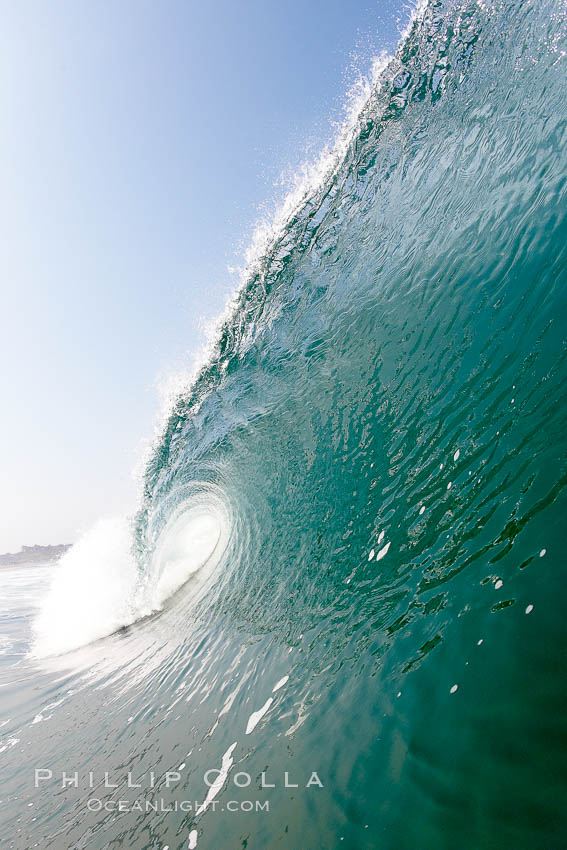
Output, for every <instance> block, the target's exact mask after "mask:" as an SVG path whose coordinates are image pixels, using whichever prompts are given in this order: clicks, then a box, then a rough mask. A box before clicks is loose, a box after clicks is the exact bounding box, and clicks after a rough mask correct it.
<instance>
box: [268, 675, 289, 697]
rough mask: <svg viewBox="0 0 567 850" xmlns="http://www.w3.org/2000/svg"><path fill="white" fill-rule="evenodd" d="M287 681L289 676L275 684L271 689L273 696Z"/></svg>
mask: <svg viewBox="0 0 567 850" xmlns="http://www.w3.org/2000/svg"><path fill="white" fill-rule="evenodd" d="M288 680H289V676H284V677H283V679H280V680H279V682H276V684H275V685H274V687H273V688H272V693H273V694H275V692H276V691H279V689H280V688H283V686H284V685H285V684H286V682H287V681H288Z"/></svg>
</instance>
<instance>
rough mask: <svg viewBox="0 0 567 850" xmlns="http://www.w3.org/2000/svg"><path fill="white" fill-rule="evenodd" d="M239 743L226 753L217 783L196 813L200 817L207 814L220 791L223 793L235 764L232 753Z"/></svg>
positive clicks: (231, 746)
mask: <svg viewBox="0 0 567 850" xmlns="http://www.w3.org/2000/svg"><path fill="white" fill-rule="evenodd" d="M237 743H238V741H235V742H234V744H231V745H230V747H229V748H228V750H227V751H226V753H225V754H224V756H223V757H222V763H221V767H220V770H219V771H218V775H217V778H216V779H215V781H214V782H213V784H212V785H211V787H210V788H209V791H208V794H207V796H206V798H205V801H204V802H203V803H201V805H200V806H199V808H198V809H197V811H196V812H195V814H196V815H200V814H202V813H203V812H206V811H207V808H208V807H209V805H210V804H211V803H212V801H213V800H214V799H215V797H216V796H217V794H218V793H219V791H221V790H222V788H223V787H224V783H225V782H226V780H227V778H228V773H229V770H230V768H231V767H232V765H233V764H234V759H233V758H232V753H233V752H234V748H235V747H236V745H237Z"/></svg>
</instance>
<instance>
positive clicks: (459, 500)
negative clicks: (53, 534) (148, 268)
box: [0, 0, 567, 850]
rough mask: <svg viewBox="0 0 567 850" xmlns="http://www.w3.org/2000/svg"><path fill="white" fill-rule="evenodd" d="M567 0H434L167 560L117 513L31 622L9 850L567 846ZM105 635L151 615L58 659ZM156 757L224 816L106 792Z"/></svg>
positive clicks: (218, 402)
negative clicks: (131, 806)
mask: <svg viewBox="0 0 567 850" xmlns="http://www.w3.org/2000/svg"><path fill="white" fill-rule="evenodd" d="M565 8H566V7H565V5H564V3H563V2H559V0H543V2H537V3H536V2H529V1H528V0H525V2H511V0H509V2H492V3H491V2H461V3H453V2H448V3H445V2H431V3H430V4H429V5H428V6H427V7H426V9H425V11H424V12H423V14H422V15H421V17H418V18H417V19H416V20H415V22H414V24H413V27H412V28H411V30H410V32H409V35H408V36H407V38H406V39H405V40H403V41H402V43H401V44H400V47H399V49H398V52H397V54H396V56H395V58H393V60H392V61H391V62H390V63H389V65H388V66H387V67H386V69H385V70H384V72H383V74H382V77H381V79H380V82H379V84H378V85H377V86H376V87H375V89H374V91H373V93H372V94H371V96H370V98H369V100H368V102H367V103H366V105H365V106H364V108H363V111H362V113H361V114H360V116H359V118H358V120H357V122H356V124H355V126H354V128H353V130H352V136H351V139H350V142H349V144H348V145H347V146H346V152H345V151H343V152H342V154H341V156H340V157H338V158H337V161H336V164H335V167H334V168H333V169H332V170H331V172H330V173H328V174H327V175H326V177H325V179H323V180H322V182H321V184H320V185H319V187H318V188H317V189H315V190H313V191H312V192H311V194H310V196H309V197H308V198H307V199H306V201H305V203H304V204H303V205H300V206H299V207H298V208H297V209H296V212H295V213H294V214H293V216H292V217H291V218H290V219H289V221H288V222H287V224H286V225H285V226H284V227H283V228H282V229H281V230H279V231H277V232H274V234H273V236H272V239H271V241H270V242H269V243H268V245H267V248H266V252H265V256H264V257H263V258H262V260H261V261H259V262H258V264H257V265H256V266H255V267H254V270H253V272H251V274H250V277H249V279H248V281H247V283H246V284H245V285H244V286H243V288H242V290H241V292H240V293H239V296H238V298H237V301H236V304H235V307H234V311H233V313H232V315H231V316H230V318H229V319H228V320H227V321H226V323H225V324H224V326H223V327H222V329H221V331H220V335H219V340H218V344H217V347H216V349H215V352H214V354H213V356H212V358H211V361H210V362H209V363H208V365H207V366H206V367H204V368H203V370H202V371H201V373H200V375H199V377H198V379H197V381H196V382H195V384H194V385H193V386H191V387H190V388H188V389H187V392H186V393H185V394H184V395H183V396H182V397H180V399H179V400H178V402H177V404H176V406H175V408H174V410H173V411H172V413H171V416H170V419H169V421H168V423H167V426H166V428H165V431H164V433H163V436H162V439H161V440H160V441H159V443H158V444H157V445H156V448H155V453H154V455H153V457H152V459H151V461H150V463H149V465H148V469H147V474H146V479H145V491H144V498H143V503H142V506H141V509H140V513H139V515H138V518H137V522H136V529H135V541H136V545H135V557H134V556H132V557H131V556H130V555H129V553H128V548H129V545H127V546H126V551H125V554H123V555H121V554H117V553H120V552H122V551H123V550H122V548H121V546H122V542H121V541H122V538H123V537H124V532H123V529H122V530H120V529H116V528H111V529H110V530H109V529H108V528H106V529H105V528H104V527H103V528H102V529H100V528H99V529H98V531H96V532H94V538H93V539H92V540H91V541H90V542H87V543H86V544H85V543H84V541H83V542H82V543H81V544H79V545H82V546H83V548H84V551H83V554H82V555H81V557H80V558H78V556H77V552H78V551H79V549H78V547H75V549H74V550H72V551H71V553H70V554H69V556H67V557H68V558H70V557H74V558H75V562H74V566H73V570H78V571H80V570H85V572H81V573H80V575H81V576H82V578H81V580H80V581H78V582H77V584H78V585H81V587H82V588H83V591H80V590H79V589H78V590H77V591H76V593H75V591H73V593H69V594H68V595H67V596H66V595H65V588H68V587H69V585H68V584H67V583H66V582H65V581H63V580H61V579H60V580H59V589H57V588H56V587H55V585H54V586H53V587H52V590H51V596H50V597H49V598H50V600H51V601H50V602H49V603H46V605H45V606H44V608H43V610H42V613H41V614H40V616H39V618H38V620H36V623H35V626H33V625H32V622H31V620H30V618H31V616H32V615H31V614H30V615H29V616H28V618H27V620H26V618H25V617H24V618H23V620H22V622H21V623H20V624H19V625H14V624H13V629H15V630H16V632H17V633H18V634H20V637H21V641H23V642H24V643H26V641H27V645H30V646H32V647H33V652H34V656H33V657H31V658H29V657H23V656H22V653H20V656H19V660H16V661H14V658H13V656H10V660H9V661H6V663H5V664H4V666H3V667H2V672H1V673H0V676H1V681H0V684H2V691H1V692H2V694H3V696H2V700H3V701H2V712H3V717H2V722H4V723H5V725H4V726H3V727H2V728H1V729H0V734H1V735H2V744H3V746H4V748H5V749H4V751H3V752H2V760H3V761H2V771H3V780H2V799H3V803H2V806H1V808H0V811H1V813H2V818H3V827H2V835H3V837H4V839H5V840H6V841H7V842H8V846H10V847H14V848H26V850H27V848H31V847H33V846H36V844H37V843H38V842H40V841H41V845H40V846H42V847H49V848H57V850H60V848H67V847H73V848H75V847H77V848H117V847H126V848H129V850H138V848H139V850H142V848H163V847H165V846H166V845H167V846H168V847H169V848H170V850H173V848H181V847H187V846H194V845H195V842H196V843H197V846H198V848H200V849H201V848H262V850H263V848H279V847H281V848H286V850H287V848H289V850H311V848H313V850H316V848H335V847H337V848H338V847H347V848H380V850H415V848H419V850H442V849H443V848H447V850H456V848H459V850H464V848H471V850H485V848H514V850H517V848H530V850H534V848H542V850H555V848H557V850H560V848H564V847H566V846H567V817H566V811H567V809H566V802H567V800H566V794H565V791H566V787H567V783H566V780H567V777H566V768H565V746H566V743H567V719H566V714H565V704H566V696H567V684H566V677H565V673H566V670H565V666H566V665H565V646H566V637H567V635H566V632H567V625H566V617H565V602H566V596H567V593H566V591H565V580H564V577H563V575H562V573H561V570H562V566H563V565H564V562H565V555H564V549H565V539H564V533H565V516H566V509H567V497H566V490H565V483H566V471H567V458H566V445H567V429H566V422H565V410H566V405H565V401H566V399H565V394H566V386H567V384H566V377H567V362H566V346H565V320H566V307H567V293H566V289H565V254H566V246H567V227H566V217H565V212H566V175H567V165H566V159H565V141H566V137H567V134H566V100H567V90H566V86H565V67H566V66H565V63H566V57H565V50H566V38H565V34H566V18H565V14H566V12H565ZM126 539H127V540H128V541H129V539H130V538H129V536H128V533H126ZM93 540H94V542H93ZM108 550H111V554H109V551H108ZM93 552H95V554H94V555H93V554H92V553H93ZM73 553H75V554H74V555H73ZM89 553H91V554H89ZM87 562H88V564H89V566H88V568H87V567H84V566H81V565H84V564H85V563H87ZM109 564H110V566H109ZM65 569H67V571H68V573H70V572H72V570H71V568H70V567H69V566H68V564H67V567H65V563H64V564H63V565H62V566H61V567H60V568H59V570H60V572H59V575H60V576H61V575H62V572H61V571H63V570H65ZM117 577H118V578H117ZM84 588H87V591H86V592H84ZM81 593H82V596H81ZM79 596H81V598H80V599H78V597H79ZM73 610H77V611H80V612H81V614H80V616H78V617H76V619H77V620H78V621H80V623H78V624H77V626H73V628H72V629H69V628H68V617H69V618H71V617H72V616H73ZM55 622H57V623H58V627H57V629H56V628H55V625H54V624H55ZM66 624H67V625H66ZM79 625H80V627H81V629H84V632H81V634H85V635H87V633H89V634H90V639H92V637H100V636H101V635H104V634H105V633H107V632H108V631H112V629H114V628H116V627H117V626H123V628H122V629H121V630H119V631H118V632H116V633H115V634H114V635H112V636H111V637H105V638H103V639H101V640H99V641H98V642H95V643H91V644H90V645H88V646H86V647H83V648H82V649H79V650H76V651H74V652H73V653H71V654H70V655H64V656H57V657H53V656H52V654H51V653H50V651H49V647H50V644H49V641H53V642H55V643H54V644H52V645H51V648H52V649H53V646H54V645H55V644H57V641H59V643H58V644H57V645H58V647H59V649H62V648H68V647H69V646H72V645H73V644H74V645H76V644H78V643H83V642H84V641H83V640H78V639H77V634H78V631H77V630H78V629H79ZM93 628H94V631H95V632H98V633H97V634H96V635H95V634H94V633H93ZM18 629H19V632H18ZM89 630H90V632H89ZM34 635H35V637H34ZM16 655H17V652H16ZM6 721H7V722H6ZM14 740H16V743H6V742H13V741H14ZM35 767H38V768H45V769H51V770H52V771H53V779H52V780H50V781H46V782H45V783H44V784H42V786H41V787H40V788H38V789H35V788H34V787H33V781H34V775H33V769H34V768H35ZM209 768H215V769H217V770H219V771H221V772H220V774H217V776H218V777H219V783H218V787H217V788H213V789H208V788H207V786H206V785H205V783H204V781H203V774H204V772H205V771H206V770H207V769H209ZM62 770H66V771H75V770H76V771H78V772H79V773H80V776H81V779H80V783H79V784H80V787H79V788H74V787H68V788H65V789H62V788H61V787H60V786H61V782H60V779H61V771H62ZM88 771H93V774H94V785H95V788H94V789H89V788H87V787H86V785H85V784H84V783H85V781H86V780H83V777H84V776H86V775H87V772H88ZM103 771H107V772H108V773H109V774H110V778H111V781H121V782H124V781H125V779H126V773H127V771H131V772H132V776H133V780H134V781H141V784H142V785H143V788H142V790H141V791H138V790H129V789H127V788H121V789H119V790H115V789H112V788H110V789H108V788H107V789H105V788H104V787H103V782H104V775H103ZM152 771H153V772H154V774H155V776H156V777H158V779H159V781H160V782H161V783H163V778H164V776H165V773H166V771H178V772H179V773H180V777H181V779H180V781H179V782H178V783H177V784H176V785H174V786H172V787H170V788H169V789H165V790H164V791H163V793H161V791H160V796H162V797H164V798H165V799H166V800H167V801H168V802H174V801H176V800H177V801H179V800H191V801H196V802H197V803H198V804H199V807H198V808H197V811H192V812H182V811H177V812H175V811H173V812H171V811H170V812H157V813H155V812H150V813H147V812H132V811H128V812H126V813H123V814H117V813H116V812H113V811H104V810H103V811H101V812H96V813H95V812H89V811H88V809H87V801H88V800H89V799H90V798H92V797H93V796H96V797H97V798H99V799H101V800H102V801H107V800H116V799H119V798H121V799H127V800H130V801H132V800H134V799H136V797H143V798H145V797H148V796H150V792H149V791H148V788H147V782H148V776H149V774H150V772H152ZM313 771H316V772H317V775H318V777H319V778H320V780H321V782H322V783H323V786H324V787H323V788H321V787H319V786H318V785H316V784H315V785H311V786H310V787H308V788H306V787H305V786H306V784H307V782H308V780H309V778H310V777H311V775H312V772H313ZM262 772H265V774H266V778H267V781H268V782H270V783H272V784H274V785H275V786H276V787H275V788H262V787H261V785H262V778H261V774H262ZM285 772H287V773H288V784H291V783H295V784H297V785H298V786H299V787H297V788H289V787H288V788H286V787H285V779H284V774H285ZM239 773H240V774H243V773H244V774H248V775H249V776H250V777H251V783H250V786H249V787H242V788H239V787H236V786H235V784H234V780H235V777H236V776H237V774H239ZM114 777H118V779H115V778H114ZM141 777H145V778H144V779H139V778H141ZM211 795H212V796H211ZM257 799H258V800H261V801H266V800H267V801H269V803H270V811H269V813H267V812H256V811H252V812H243V811H237V812H228V811H227V810H226V803H227V802H228V801H230V800H235V801H243V800H244V801H246V800H252V801H255V800H257ZM215 800H216V801H218V804H219V806H218V808H217V809H216V811H215V810H214V807H213V803H214V802H215ZM203 804H205V805H203Z"/></svg>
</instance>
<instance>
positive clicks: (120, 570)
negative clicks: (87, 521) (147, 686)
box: [32, 519, 138, 657]
mask: <svg viewBox="0 0 567 850" xmlns="http://www.w3.org/2000/svg"><path fill="white" fill-rule="evenodd" d="M130 547H131V535H130V529H129V526H128V523H127V522H126V521H124V520H123V519H106V520H99V522H97V523H96V525H95V526H94V527H93V528H92V529H91V530H90V531H88V532H87V533H86V534H84V535H83V536H82V537H81V538H80V540H78V542H77V543H75V545H74V546H73V547H72V548H71V549H70V550H69V551H68V552H67V553H66V554H65V555H64V556H63V557H62V558H61V560H60V562H59V564H58V565H57V566H56V567H54V568H53V577H52V580H51V587H50V589H49V592H48V594H47V596H46V598H45V599H44V601H43V604H42V606H41V609H40V611H39V614H38V616H37V618H36V620H35V623H34V625H33V631H34V636H35V639H34V644H33V649H32V654H33V655H35V656H36V657H44V656H47V655H55V654H58V653H63V652H67V651H69V650H71V649H75V648H76V647H79V646H83V645H84V644H87V643H91V642H92V641H94V640H97V639H98V638H101V637H104V636H105V635H108V634H111V633H112V632H114V631H116V630H117V629H118V628H120V627H121V626H124V625H127V624H129V623H131V622H132V621H133V620H134V619H135V617H136V612H135V610H134V609H133V607H132V603H133V599H134V590H135V587H136V582H137V577H138V574H137V569H136V565H135V562H134V558H133V557H132V554H131V552H130Z"/></svg>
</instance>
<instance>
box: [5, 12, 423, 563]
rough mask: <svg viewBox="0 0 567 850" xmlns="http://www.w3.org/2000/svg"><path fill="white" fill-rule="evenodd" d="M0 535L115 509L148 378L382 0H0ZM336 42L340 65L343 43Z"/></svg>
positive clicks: (224, 262)
mask: <svg viewBox="0 0 567 850" xmlns="http://www.w3.org/2000/svg"><path fill="white" fill-rule="evenodd" d="M1 6H2V11H3V14H2V28H1V31H0V105H1V109H2V117H3V129H2V133H1V134H0V174H1V180H2V197H1V200H0V281H1V287H2V290H1V291H2V300H1V305H2V312H1V333H0V356H1V358H2V367H3V368H2V387H1V398H2V409H1V415H0V440H1V445H2V446H3V449H4V451H3V453H2V465H1V471H2V482H1V483H2V487H1V491H0V492H1V496H0V517H1V521H0V552H5V551H14V550H16V549H18V548H19V547H20V546H21V545H22V544H33V543H41V544H47V543H59V542H72V541H73V540H75V539H76V537H77V536H78V534H79V533H80V532H81V531H83V530H85V529H86V528H88V527H89V525H91V524H92V523H93V522H94V521H95V520H96V519H97V518H98V517H100V516H108V515H113V514H117V513H124V512H129V511H132V510H134V508H135V505H136V484H135V481H134V476H133V470H134V468H135V467H136V464H137V463H139V458H140V455H141V446H142V444H143V441H144V439H146V440H147V439H148V438H150V437H151V435H152V432H153V427H154V422H155V417H156V412H157V410H158V408H159V392H158V390H157V389H156V387H157V386H158V385H159V384H160V382H163V381H164V379H165V378H166V377H167V376H168V375H169V374H172V373H175V372H178V371H180V370H184V369H187V368H188V367H189V365H190V364H191V360H192V355H193V354H194V352H196V351H197V350H198V349H199V348H200V347H201V345H202V343H203V330H202V324H203V319H206V318H210V317H211V316H215V315H217V314H218V313H219V312H220V311H221V310H222V308H223V305H224V303H225V300H226V297H227V295H228V294H229V293H230V292H231V291H232V290H233V289H234V287H235V286H236V284H237V278H235V276H234V275H231V274H230V273H229V271H228V267H229V266H230V265H232V266H237V265H239V264H241V259H239V256H238V252H239V250H241V249H242V248H244V247H246V244H247V242H248V240H249V237H250V234H251V231H252V228H253V225H254V223H255V222H257V221H258V219H259V218H261V214H262V213H261V206H262V204H267V205H268V206H270V204H272V203H273V202H274V199H275V198H276V197H277V194H278V191H280V190H277V189H276V188H274V184H275V182H276V181H277V179H278V177H279V176H280V174H281V173H282V172H284V173H292V172H293V170H294V169H295V168H297V166H298V165H299V164H300V163H301V162H302V161H303V160H305V159H306V158H309V157H310V156H313V155H314V154H315V153H316V152H317V151H318V150H319V149H320V148H321V147H322V146H323V144H324V142H325V141H327V140H328V139H329V138H330V137H331V136H332V121H336V120H337V119H339V118H340V116H341V114H342V113H341V108H342V104H343V103H344V99H345V94H346V91H347V89H348V87H349V85H351V84H352V82H353V79H354V77H355V75H356V72H357V69H358V70H361V71H367V70H368V67H369V62H370V59H371V57H372V56H374V55H376V54H378V53H380V52H381V51H382V50H384V49H389V50H391V49H392V48H394V46H395V44H396V42H397V40H398V30H399V26H400V19H401V21H402V22H405V20H407V9H408V7H407V4H405V3H402V2H400V0H366V2H359V0H341V2H338V0H325V2H323V0H314V1H313V2H310V3H307V4H306V3H304V2H300V0H288V2H285V3H284V2H280V0H278V2H271V0H244V2H242V3H234V2H230V0H220V2H217V3H213V4H201V3H193V2H188V0H186V1H185V2H183V0H165V2H163V3H155V2H149V0H136V2H134V0H123V2H120V3H110V2H109V0H85V2H81V3H75V2H73V0H64V2H63V1H62V0H49V2H46V3H40V2H37V0H34V2H30V0H20V2H17V3H16V2H5V0H3V2H2V3H1ZM355 54H356V57H357V58H356V59H355V60H354V61H353V56H354V55H355Z"/></svg>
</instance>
